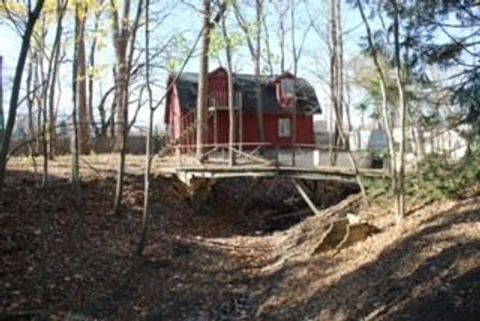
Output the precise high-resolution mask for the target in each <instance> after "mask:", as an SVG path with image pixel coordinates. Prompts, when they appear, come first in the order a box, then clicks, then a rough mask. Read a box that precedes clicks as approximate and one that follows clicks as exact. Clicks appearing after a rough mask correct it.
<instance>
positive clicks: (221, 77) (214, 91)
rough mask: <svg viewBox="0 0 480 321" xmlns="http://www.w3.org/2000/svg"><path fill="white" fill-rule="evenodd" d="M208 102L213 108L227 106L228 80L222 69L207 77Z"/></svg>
mask: <svg viewBox="0 0 480 321" xmlns="http://www.w3.org/2000/svg"><path fill="white" fill-rule="evenodd" d="M208 85H209V92H210V95H209V102H210V106H213V102H215V105H216V106H222V107H223V106H227V105H228V79H227V73H226V71H225V70H224V69H223V68H219V69H217V70H216V71H214V72H212V73H211V74H210V75H209V83H208Z"/></svg>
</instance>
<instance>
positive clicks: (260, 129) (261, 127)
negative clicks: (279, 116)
mask: <svg viewBox="0 0 480 321" xmlns="http://www.w3.org/2000/svg"><path fill="white" fill-rule="evenodd" d="M256 9H257V15H256V26H257V28H256V34H255V42H256V48H255V84H256V87H257V120H258V133H259V139H260V143H265V127H264V124H263V99H262V96H263V94H262V91H263V90H262V83H261V80H260V73H261V70H260V68H261V56H262V48H261V34H262V16H263V0H256Z"/></svg>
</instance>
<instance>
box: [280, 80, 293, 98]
mask: <svg viewBox="0 0 480 321" xmlns="http://www.w3.org/2000/svg"><path fill="white" fill-rule="evenodd" d="M282 96H283V97H285V98H293V97H294V96H295V81H294V80H293V79H291V78H284V79H282Z"/></svg>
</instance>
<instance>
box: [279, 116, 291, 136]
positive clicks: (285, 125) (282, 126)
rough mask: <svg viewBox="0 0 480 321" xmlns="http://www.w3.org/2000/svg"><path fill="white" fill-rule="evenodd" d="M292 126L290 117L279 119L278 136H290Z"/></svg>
mask: <svg viewBox="0 0 480 321" xmlns="http://www.w3.org/2000/svg"><path fill="white" fill-rule="evenodd" d="M291 128H292V126H291V122H290V118H280V119H279V120H278V137H290V136H291V135H292V129H291Z"/></svg>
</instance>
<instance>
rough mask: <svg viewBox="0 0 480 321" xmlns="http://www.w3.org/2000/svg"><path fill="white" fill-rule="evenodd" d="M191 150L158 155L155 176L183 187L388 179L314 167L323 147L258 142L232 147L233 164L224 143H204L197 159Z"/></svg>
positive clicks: (377, 172) (365, 171)
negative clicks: (245, 180)
mask: <svg viewBox="0 0 480 321" xmlns="http://www.w3.org/2000/svg"><path fill="white" fill-rule="evenodd" d="M193 148H194V145H178V146H177V152H176V153H170V154H168V155H163V156H160V157H159V158H158V161H157V164H156V165H157V166H155V168H156V171H157V173H159V174H163V175H166V176H176V177H178V178H179V179H180V180H181V181H182V182H184V183H185V184H187V185H190V183H191V181H192V180H194V179H223V178H235V177H264V178H277V177H280V178H291V179H306V180H325V179H341V180H354V179H355V178H356V176H357V175H360V176H367V177H377V178H382V177H387V176H388V173H387V172H386V171H385V170H384V169H371V168H359V169H358V173H357V172H356V171H355V169H354V168H353V167H345V166H325V165H322V166H320V165H315V164H314V161H313V153H314V152H318V153H322V152H323V153H328V149H326V148H327V147H325V146H314V145H308V146H306V145H304V146H296V148H295V150H292V149H282V147H281V146H276V147H275V148H272V146H269V144H260V143H244V144H242V145H241V146H238V144H236V145H235V147H234V148H232V150H233V153H234V156H235V163H234V164H233V165H230V164H229V160H228V159H227V158H228V153H229V149H230V147H229V145H228V144H205V145H204V150H205V152H204V153H203V154H202V157H200V159H201V160H199V158H197V157H196V156H195V153H194V150H193ZM340 152H341V151H340ZM343 152H345V151H343ZM309 158H310V163H308V159H309ZM305 159H306V160H307V161H305Z"/></svg>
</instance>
